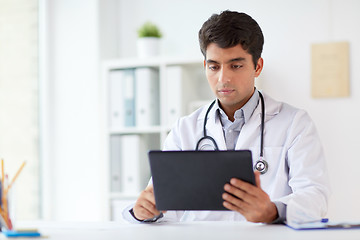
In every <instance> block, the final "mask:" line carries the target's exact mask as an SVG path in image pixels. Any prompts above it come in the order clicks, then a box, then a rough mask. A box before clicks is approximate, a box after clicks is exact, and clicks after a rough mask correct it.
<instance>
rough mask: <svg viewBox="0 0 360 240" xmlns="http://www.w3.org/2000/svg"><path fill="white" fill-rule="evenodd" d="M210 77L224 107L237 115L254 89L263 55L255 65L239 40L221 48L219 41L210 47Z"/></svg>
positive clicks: (208, 71)
mask: <svg viewBox="0 0 360 240" xmlns="http://www.w3.org/2000/svg"><path fill="white" fill-rule="evenodd" d="M204 66H205V68H206V77H207V80H208V82H209V85H210V87H211V89H212V91H213V92H214V93H215V95H216V97H217V98H218V99H219V101H220V104H221V107H222V108H223V110H224V111H225V112H226V113H227V115H228V116H229V114H232V116H233V115H234V112H235V111H236V110H238V109H240V108H241V107H242V106H244V105H245V103H246V102H247V101H248V100H249V99H250V97H251V96H252V94H253V93H254V84H255V78H256V77H258V76H259V75H260V73H261V70H262V67H263V59H262V58H260V59H259V60H258V64H257V66H256V68H255V66H254V63H253V60H252V56H251V55H250V54H249V53H247V52H246V51H245V50H244V49H243V48H242V46H241V45H240V44H239V45H237V46H235V47H231V48H220V47H218V46H217V45H216V44H215V43H211V44H209V46H208V47H207V49H206V60H205V61H204Z"/></svg>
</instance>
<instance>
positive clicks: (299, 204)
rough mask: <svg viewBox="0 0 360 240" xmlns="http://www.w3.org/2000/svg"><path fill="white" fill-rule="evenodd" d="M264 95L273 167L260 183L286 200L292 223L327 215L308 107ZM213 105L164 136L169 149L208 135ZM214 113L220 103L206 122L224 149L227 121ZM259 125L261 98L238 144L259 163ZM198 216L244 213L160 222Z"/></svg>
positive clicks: (322, 168)
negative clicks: (299, 106)
mask: <svg viewBox="0 0 360 240" xmlns="http://www.w3.org/2000/svg"><path fill="white" fill-rule="evenodd" d="M263 95H264V100H265V130H264V158H265V160H266V161H267V162H268V164H269V169H268V171H267V173H266V174H264V175H261V187H262V189H263V190H264V191H265V192H266V193H267V194H268V195H269V196H270V199H271V200H272V201H279V202H282V203H284V204H285V205H287V214H286V218H287V222H288V223H289V222H290V223H291V222H304V221H313V220H319V219H321V218H322V217H323V216H324V215H325V214H326V211H327V205H328V197H329V194H330V188H329V184H328V176H327V169H326V164H325V158H324V154H323V149H322V146H321V143H320V140H319V137H318V134H317V132H316V129H315V126H314V123H313V122H312V120H311V119H310V117H309V116H308V114H307V113H306V112H305V111H303V110H299V109H296V108H294V107H292V106H290V105H288V104H285V103H281V102H278V101H275V100H274V99H272V98H270V97H269V96H267V95H266V94H263ZM209 105H210V104H209ZM209 105H207V106H204V107H202V108H200V109H198V110H197V111H195V112H194V113H192V114H191V115H189V116H186V117H183V118H181V119H179V120H178V122H177V123H176V125H175V126H174V128H173V129H172V131H171V132H170V134H169V135H168V137H167V139H166V141H165V144H164V150H194V149H195V146H196V144H197V141H198V140H199V139H200V138H201V137H202V136H203V124H204V117H205V113H206V111H207V109H208V107H209ZM215 116H216V113H215V108H212V109H211V111H210V113H209V118H208V121H207V127H206V129H207V135H209V136H211V137H213V138H214V139H215V140H216V142H217V144H218V147H219V149H220V150H226V144H225V139H224V134H223V130H222V125H221V123H220V120H219V118H218V117H215ZM260 126H261V104H260V103H259V104H258V106H257V107H256V109H255V110H254V113H253V115H252V116H251V118H250V120H249V121H248V122H247V123H246V124H244V126H243V128H242V130H241V132H240V135H239V138H238V141H237V143H236V147H235V149H238V150H240V149H250V150H251V151H252V156H253V162H254V163H255V162H256V161H257V160H258V159H259V152H260ZM169 161H171V159H169ZM126 218H128V217H126ZM128 219H129V218H128ZM129 220H130V219H129ZM197 220H206V221H212V220H227V221H238V220H244V217H243V216H242V215H241V214H239V213H236V212H232V211H185V212H184V211H168V212H167V213H166V214H165V216H164V218H162V219H161V220H160V221H197Z"/></svg>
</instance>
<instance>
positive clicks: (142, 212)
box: [133, 198, 160, 220]
mask: <svg viewBox="0 0 360 240" xmlns="http://www.w3.org/2000/svg"><path fill="white" fill-rule="evenodd" d="M133 210H134V214H135V216H136V217H137V218H138V219H141V220H143V219H147V218H152V217H154V216H156V215H159V214H160V212H159V211H158V210H157V209H156V207H155V205H154V204H153V203H151V202H149V201H147V200H146V199H144V198H139V199H138V201H137V202H136V203H135V206H134V208H133Z"/></svg>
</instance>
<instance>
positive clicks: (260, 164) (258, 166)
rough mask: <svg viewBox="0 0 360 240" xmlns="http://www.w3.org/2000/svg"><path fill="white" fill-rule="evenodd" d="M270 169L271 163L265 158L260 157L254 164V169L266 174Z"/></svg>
mask: <svg viewBox="0 0 360 240" xmlns="http://www.w3.org/2000/svg"><path fill="white" fill-rule="evenodd" d="M268 169H269V165H268V163H267V162H266V161H265V159H264V158H260V159H259V160H258V161H257V162H256V163H255V166H254V170H256V171H258V172H260V173H261V174H264V173H266V172H267V171H268Z"/></svg>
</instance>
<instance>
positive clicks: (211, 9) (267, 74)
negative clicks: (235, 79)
mask: <svg viewBox="0 0 360 240" xmlns="http://www.w3.org/2000/svg"><path fill="white" fill-rule="evenodd" d="M49 2H50V3H49V8H48V11H49V13H50V14H49V15H48V18H49V27H48V30H49V35H48V39H49V46H48V49H49V55H48V59H49V62H48V65H49V68H48V71H49V74H48V76H49V88H48V90H49V91H50V93H51V94H49V95H50V96H49V101H50V103H49V107H48V110H49V116H51V117H49V119H50V122H51V123H52V127H50V129H51V131H48V132H50V134H49V135H48V139H49V143H48V144H50V145H51V146H49V148H48V149H52V150H51V151H50V152H49V153H48V156H49V157H48V159H47V160H48V161H51V162H52V164H53V165H52V167H50V168H51V169H53V173H54V174H53V177H52V178H51V179H52V181H53V183H54V184H53V188H51V191H52V192H53V193H54V198H53V200H51V201H52V203H53V206H56V207H53V208H52V209H53V214H52V216H53V218H55V219H74V220H78V219H80V220H84V219H86V220H89V219H99V218H101V214H102V209H101V207H100V206H99V205H101V204H102V199H101V198H100V197H99V196H98V193H101V192H102V191H103V190H102V189H101V186H102V183H101V182H99V181H98V179H97V178H96V176H97V169H98V168H99V167H101V165H102V161H103V159H101V158H100V156H99V151H101V150H100V149H99V146H98V142H97V140H96V139H97V137H98V136H99V134H100V133H99V132H98V129H99V128H98V126H99V123H98V122H97V121H98V114H99V111H98V109H97V105H98V102H99V94H98V92H97V89H98V87H99V81H100V80H99V78H98V77H99V65H98V64H99V60H100V58H101V57H100V55H101V56H103V57H104V56H107V57H114V56H118V57H134V56H136V29H137V28H138V27H139V26H140V25H141V24H142V23H143V22H145V21H147V20H151V21H153V22H154V23H156V24H158V25H159V26H160V28H161V29H162V31H163V32H164V38H163V40H162V41H163V43H162V49H161V50H162V54H164V55H191V56H194V55H200V50H199V48H198V42H197V33H198V30H199V28H200V27H201V25H202V23H203V22H204V21H205V20H206V19H207V18H208V17H209V16H210V15H211V14H212V13H219V12H220V11H221V10H225V9H231V10H237V11H243V12H246V13H248V14H250V15H251V16H253V17H254V19H256V20H257V21H258V23H259V24H260V26H261V27H262V29H263V32H264V35H265V46H264V54H263V57H264V59H265V68H264V72H263V76H262V79H261V81H262V83H261V85H262V86H263V89H264V90H265V91H266V92H267V93H269V94H270V95H272V96H273V97H274V98H276V99H278V100H283V101H286V102H288V103H290V104H293V105H295V106H297V107H300V108H305V109H306V110H308V111H309V113H310V115H311V116H312V117H313V119H314V121H315V122H316V124H317V127H318V130H319V133H320V136H321V139H322V140H323V144H324V148H325V152H326V156H327V159H328V168H329V171H330V180H331V184H332V187H333V196H332V198H331V201H330V210H329V216H330V217H332V218H336V219H344V218H347V219H349V218H354V219H356V218H357V219H359V217H358V216H357V215H358V213H359V212H360V205H359V204H357V199H358V198H359V197H360V190H359V189H358V188H357V186H356V185H357V183H358V182H359V181H360V176H359V175H358V174H357V171H356V170H357V169H358V168H360V159H358V158H359V157H358V156H357V152H356V150H357V148H358V147H360V141H359V140H358V139H357V135H358V134H359V133H360V127H359V125H358V124H357V123H358V122H359V120H360V111H359V110H358V109H359V108H358V107H356V105H358V104H359V103H360V86H359V84H360V83H359V81H358V80H359V78H360V76H359V74H360V73H358V72H357V71H355V68H356V66H357V65H359V64H360V59H359V57H358V56H359V55H360V54H358V53H360V41H359V40H360V33H359V31H357V28H356V27H357V25H358V24H359V23H360V15H359V14H358V13H359V12H360V2H359V1H356V0H353V1H350V0H333V1H330V0H316V1H313V0H298V1H287V0H274V1H268V0H259V1H251V0H248V1H240V0H224V1H220V2H219V1H215V0H207V1H192V0H174V1H165V0H152V1H148V0H132V1H127V0H118V2H116V1H112V4H114V5H113V6H116V5H117V3H118V15H117V16H114V15H112V16H113V17H110V18H108V19H107V20H105V21H108V22H111V20H112V21H113V23H114V25H113V26H112V27H113V28H114V27H116V28H117V29H114V31H113V32H112V31H105V32H107V33H108V36H107V37H109V38H107V39H108V41H106V40H101V38H100V36H99V32H102V31H103V30H104V29H103V28H104V26H109V25H107V24H105V25H102V24H100V26H101V27H100V28H101V29H100V30H99V29H98V24H99V23H103V21H104V20H103V19H102V18H100V19H99V15H98V12H97V11H98V10H99V9H100V10H101V11H103V10H104V9H106V8H102V7H101V6H105V5H104V3H103V1H100V0H99V1H96V0H90V1H86V0H76V1H70V0H51V1H49ZM99 2H101V6H100V7H99V5H100V4H99ZM111 12H112V13H111V14H114V12H113V11H111ZM116 21H117V22H116ZM112 34H113V37H116V36H117V44H119V45H117V44H116V43H114V42H113V41H111V40H109V39H111V35H112ZM99 39H100V40H99ZM337 40H342V41H343V40H345V41H349V42H350V49H351V54H350V55H351V59H350V62H351V66H350V71H351V72H350V77H351V80H350V81H351V96H350V97H348V98H337V99H313V98H311V96H310V73H311V69H310V67H311V65H310V44H311V43H317V42H327V41H337ZM98 41H100V43H99V42H98ZM106 42H107V43H109V42H110V44H112V45H113V49H114V53H112V51H111V48H109V46H106V50H104V43H106ZM102 52H103V54H100V53H102ZM112 54H114V55H112ZM354 185H355V187H353V186H354ZM48 189H50V188H49V187H48ZM49 191H50V190H49ZM48 201H49V200H48Z"/></svg>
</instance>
